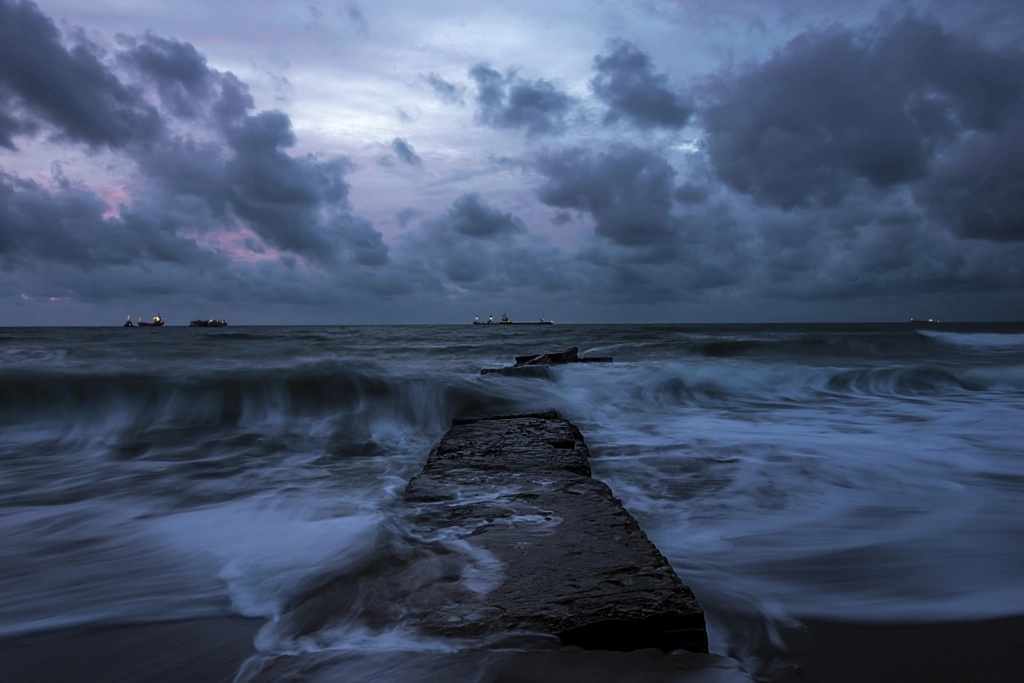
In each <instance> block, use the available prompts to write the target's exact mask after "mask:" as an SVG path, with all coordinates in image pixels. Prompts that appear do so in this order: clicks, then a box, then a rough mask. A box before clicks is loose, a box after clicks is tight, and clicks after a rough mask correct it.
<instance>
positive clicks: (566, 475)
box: [405, 411, 708, 652]
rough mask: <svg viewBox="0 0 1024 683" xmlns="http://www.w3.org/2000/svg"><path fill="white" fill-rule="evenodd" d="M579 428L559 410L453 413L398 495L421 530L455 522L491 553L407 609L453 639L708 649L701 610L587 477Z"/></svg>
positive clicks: (478, 548) (427, 627)
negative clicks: (470, 573) (471, 572)
mask: <svg viewBox="0 0 1024 683" xmlns="http://www.w3.org/2000/svg"><path fill="white" fill-rule="evenodd" d="M588 456H589V452H588V450H587V446H586V444H585V443H584V441H583V436H582V435H581V434H580V432H579V430H578V429H577V428H576V427H575V426H574V425H572V424H571V423H569V422H567V421H566V420H561V419H559V418H558V417H557V416H556V415H555V414H554V411H550V412H547V413H532V414H519V415H506V416H495V417H486V418H466V419H458V420H455V422H454V423H453V425H452V428H451V429H450V430H449V432H448V433H447V434H446V435H445V437H444V438H443V439H441V442H440V443H439V444H438V445H437V447H436V448H435V449H434V451H433V452H432V453H431V454H430V457H429V459H428V460H427V463H426V465H425V466H424V468H423V471H422V472H421V473H420V474H419V475H417V476H416V477H414V478H413V479H412V481H410V482H409V485H408V487H407V489H406V492H405V499H406V501H407V502H409V503H410V504H413V505H415V506H417V508H418V511H417V515H416V525H417V527H418V528H420V529H421V530H422V531H423V532H424V533H426V534H430V533H437V532H438V531H440V530H445V529H458V530H460V531H461V533H463V534H465V537H464V540H465V542H467V543H468V544H470V545H471V546H472V547H473V550H474V552H477V553H479V554H481V555H482V556H483V557H486V558H489V559H490V561H491V569H490V570H489V572H488V576H487V577H481V579H480V582H477V583H474V582H473V581H469V580H467V578H466V577H453V579H452V581H451V582H450V583H449V584H447V587H446V588H445V589H444V590H443V591H441V592H440V593H438V595H439V596H443V599H442V600H440V604H436V605H432V606H430V608H429V609H420V610H417V613H416V614H410V615H409V616H410V617H411V619H410V621H411V623H412V624H413V625H414V626H415V627H416V628H418V629H419V630H421V631H423V632H426V633H429V634H433V635H440V636H446V637H453V638H461V637H480V636H488V635H496V634H501V633H508V632H515V631H519V632H529V633H540V634H549V635H553V636H557V637H558V638H559V639H560V640H561V642H562V643H563V644H565V645H576V646H579V647H582V648H585V649H595V650H635V649H643V648H659V649H662V650H665V651H671V650H676V649H685V650H689V651H691V652H707V647H708V641H707V633H706V631H705V626H704V613H703V611H702V610H701V608H700V606H699V605H698V604H697V600H696V598H695V597H694V595H693V593H692V592H691V591H690V589H689V588H687V587H686V586H684V585H683V583H682V581H680V579H679V577H678V576H677V575H676V574H675V572H674V571H673V570H672V567H671V566H670V565H669V563H668V561H667V560H666V559H665V557H664V556H663V555H662V554H661V553H660V552H659V551H658V549H657V548H656V547H655V546H654V544H653V543H651V542H650V541H649V540H648V538H647V536H646V535H645V534H644V532H643V531H642V530H641V529H640V526H639V525H638V524H637V522H636V520H635V519H633V517H632V516H631V515H630V514H629V513H628V512H627V511H626V510H625V508H623V506H622V504H621V502H620V501H619V500H618V499H617V498H615V496H614V495H612V492H611V489H609V488H608V486H607V485H605V484H604V483H602V482H600V481H597V480H595V479H593V478H591V476H590V463H589V460H588Z"/></svg>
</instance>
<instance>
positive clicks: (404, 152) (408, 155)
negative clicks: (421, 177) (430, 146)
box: [391, 138, 423, 166]
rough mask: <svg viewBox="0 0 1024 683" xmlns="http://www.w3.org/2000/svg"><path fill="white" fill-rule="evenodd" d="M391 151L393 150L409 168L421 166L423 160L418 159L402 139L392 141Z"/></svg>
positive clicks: (414, 151) (410, 146)
mask: <svg viewBox="0 0 1024 683" xmlns="http://www.w3.org/2000/svg"><path fill="white" fill-rule="evenodd" d="M391 149H392V150H394V152H395V154H396V155H398V158H399V159H401V160H402V161H403V162H405V163H407V164H409V165H410V166H423V159H420V157H419V155H418V154H416V150H414V149H413V148H412V145H410V144H409V143H408V142H407V141H405V140H404V139H402V138H395V139H394V140H392V141H391Z"/></svg>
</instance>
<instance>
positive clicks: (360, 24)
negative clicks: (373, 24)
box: [345, 2, 370, 36]
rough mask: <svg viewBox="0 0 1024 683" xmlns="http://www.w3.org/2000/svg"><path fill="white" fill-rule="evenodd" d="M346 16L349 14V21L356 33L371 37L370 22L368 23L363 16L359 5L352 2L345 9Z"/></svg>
mask: <svg viewBox="0 0 1024 683" xmlns="http://www.w3.org/2000/svg"><path fill="white" fill-rule="evenodd" d="M345 11H346V14H348V20H349V22H350V23H351V24H352V28H353V29H355V31H356V33H358V34H359V35H361V36H368V35H370V22H368V21H366V15H365V14H363V10H362V8H361V7H359V5H357V4H356V3H354V2H350V3H349V4H348V6H347V7H346V8H345Z"/></svg>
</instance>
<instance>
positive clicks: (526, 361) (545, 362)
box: [480, 346, 612, 379]
mask: <svg viewBox="0 0 1024 683" xmlns="http://www.w3.org/2000/svg"><path fill="white" fill-rule="evenodd" d="M611 362H612V359H611V358H608V357H605V356H589V357H580V355H579V348H577V347H575V346H572V347H570V348H568V349H566V350H565V351H559V352H557V353H540V354H535V355H531V356H516V364H515V365H511V366H509V367H507V368H484V369H483V370H481V371H480V374H481V375H490V374H499V375H509V376H513V377H543V378H545V379H550V378H551V372H550V371H549V370H548V369H547V368H548V367H550V366H552V365H565V364H567V363H611Z"/></svg>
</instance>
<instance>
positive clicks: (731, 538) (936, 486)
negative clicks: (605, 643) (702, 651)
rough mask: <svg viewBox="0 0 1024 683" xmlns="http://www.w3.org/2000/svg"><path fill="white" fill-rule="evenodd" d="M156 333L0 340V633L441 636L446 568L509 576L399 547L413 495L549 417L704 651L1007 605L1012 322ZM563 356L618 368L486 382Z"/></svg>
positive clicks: (418, 646) (389, 646) (1016, 392)
mask: <svg viewBox="0 0 1024 683" xmlns="http://www.w3.org/2000/svg"><path fill="white" fill-rule="evenodd" d="M477 327H481V326H477ZM492 327H497V326H492ZM155 334H156V335H159V336H154V334H148V335H147V336H145V337H142V336H139V335H137V334H136V335H135V336H130V335H126V334H124V333H123V332H122V331H121V330H116V331H115V330H88V329H87V330H70V331H63V330H52V331H40V330H30V331H24V332H23V331H17V330H15V331H10V332H9V334H7V335H6V337H5V339H4V341H3V345H2V346H0V424H2V425H3V427H4V430H3V434H2V437H0V534H2V536H3V538H4V539H5V542H4V543H3V544H0V636H9V635H13V634H17V633H25V632H30V631H38V630H46V629H51V628H56V627H59V626H67V625H74V624H89V623H120V622H132V621H149V620H159V619H172V618H183V617H190V616H208V615H214V614H231V613H237V614H245V615H249V616H261V617H264V618H266V619H267V620H268V623H267V626H266V627H265V628H264V629H263V631H262V632H261V634H260V636H259V638H258V639H257V644H258V647H259V648H260V650H261V652H263V653H264V654H267V655H272V654H275V653H279V652H292V651H309V650H317V649H327V648H330V649H335V648H342V649H353V648H359V649H378V650H381V651H389V650H396V651H397V650H403V651H432V650H433V649H435V648H442V649H443V648H446V647H455V645H453V644H451V643H448V644H444V643H440V642H438V641H434V640H431V639H423V638H421V637H419V636H416V635H415V634H412V633H409V632H407V630H406V629H405V627H404V626H403V622H402V607H401V606H402V605H403V604H405V601H406V600H407V599H408V598H409V597H410V596H414V595H416V594H417V592H418V591H425V590H431V586H432V585H434V583H435V582H437V581H439V580H440V579H441V578H442V577H451V576H457V577H460V580H462V581H464V582H466V584H467V585H472V586H476V587H477V588H478V589H479V590H480V591H482V592H486V591H487V590H489V587H491V586H493V585H494V582H495V581H497V580H499V579H500V576H501V568H500V566H497V564H496V563H494V562H493V558H488V557H487V556H485V555H481V554H480V553H479V552H477V551H475V550H474V549H473V547H472V546H470V545H469V544H467V543H465V541H464V540H463V538H464V537H465V535H466V534H469V533H471V532H472V529H458V528H452V529H448V530H444V531H443V532H441V533H438V534H435V535H434V536H432V537H430V538H425V537H421V536H419V535H418V534H417V531H416V529H415V528H413V527H412V526H411V525H410V524H409V523H408V522H407V519H408V514H409V511H407V510H404V508H403V506H402V503H401V494H402V491H403V489H404V486H405V482H406V481H408V479H409V478H410V477H411V476H413V475H414V474H415V473H416V472H417V471H418V470H419V468H420V466H421V465H422V463H423V461H424V460H425V459H426V457H427V454H428V452H429V450H430V448H431V446H432V445H433V444H434V443H435V442H436V440H437V439H439V438H440V436H441V435H442V434H443V433H444V431H445V430H446V429H447V428H448V425H449V424H450V421H451V419H452V418H453V417H455V416H456V415H459V414H462V413H466V412H476V413H500V412H512V411H518V410H537V409H546V408H555V409H557V410H558V411H559V413H560V414H562V415H564V416H565V417H567V418H568V419H570V420H572V421H573V422H575V423H576V424H577V425H578V426H579V427H580V429H581V430H582V432H583V434H584V436H585V438H586V439H587V443H588V444H589V446H590V449H591V451H592V454H593V461H592V464H593V470H594V474H595V476H596V477H597V478H599V479H602V480H604V481H606V482H607V483H609V484H610V485H611V487H612V489H613V490H614V491H615V493H616V495H618V496H619V497H621V498H622V499H623V501H624V503H625V504H626V506H627V508H628V509H629V510H630V511H631V512H633V513H634V514H635V515H636V516H637V517H638V518H639V520H640V522H641V525H642V526H643V527H644V529H645V530H646V531H647V533H648V535H649V536H650V537H651V538H652V540H653V541H654V542H655V543H656V545H658V547H659V548H661V549H662V551H663V552H665V554H666V555H667V556H668V557H669V559H670V561H671V562H672V564H673V566H674V567H675V568H676V570H677V571H678V572H679V573H680V575H681V576H682V577H683V579H684V581H685V582H686V583H688V584H690V585H691V586H692V587H693V588H694V590H695V592H696V594H697V596H698V598H699V599H700V601H701V603H702V604H703V605H704V607H705V609H706V610H707V612H708V616H709V620H710V621H711V623H712V627H713V634H712V635H713V643H712V644H713V647H717V648H718V649H719V651H724V650H723V643H729V644H732V645H735V641H736V639H737V638H742V637H743V636H742V634H739V633H738V632H737V631H735V630H730V629H731V628H732V627H730V626H729V624H728V618H727V616H728V615H729V614H734V613H737V612H740V613H748V614H762V615H766V617H767V618H768V619H769V620H771V619H777V620H788V619H795V618H800V617H803V616H812V615H813V616H822V617H827V618H832V619H892V620H907V619H963V618H978V617H982V616H996V615H1004V614H1019V613H1022V612H1024V581H1022V579H1021V577H1022V576H1024V519H1022V518H1021V516H1020V510H1021V509H1022V504H1024V455H1022V448H1021V446H1020V443H1021V442H1022V441H1024V439H1022V438H1021V437H1022V436H1024V434H1022V430H1021V425H1022V424H1024V342H1022V340H1024V330H1021V329H1020V326H1018V327H1016V328H1014V327H1013V326H1009V327H1005V329H1004V328H999V329H996V330H992V329H989V328H977V329H975V328H964V329H959V328H958V329H953V330H947V329H945V328H944V329H942V330H932V329H928V330H917V329H914V328H912V327H909V326H764V327H756V326H747V327H743V326H607V327H601V326H595V327H590V326H581V327H573V326H563V325H558V326H551V327H550V328H547V327H546V326H545V329H537V328H532V327H530V328H518V327H515V326H512V329H483V330H481V329H476V328H473V327H472V326H465V328H443V327H439V328H251V329H245V330H238V329H237V328H235V329H232V330H231V332H230V333H225V332H224V331H222V330H187V329H175V328H166V329H162V330H159V331H157V332H156V333H155ZM567 346H578V347H579V348H580V351H581V354H582V355H587V354H590V355H612V356H614V357H615V358H616V362H615V363H613V364H600V365H589V364H588V365H580V366H566V367H560V368H555V369H554V371H553V379H552V380H545V379H537V378H516V377H505V376H500V375H487V376H483V377H482V376H480V375H479V374H478V372H479V369H480V368H482V367H498V366H501V365H505V364H507V363H509V362H511V359H512V357H513V356H515V355H517V354H521V353H531V352H539V351H552V350H559V349H562V348H565V347H567ZM480 495H481V496H488V495H497V493H496V492H494V491H480ZM517 521H519V522H528V523H532V524H537V525H546V526H553V525H557V523H558V520H557V519H556V518H552V519H548V518H547V517H544V516H539V515H538V516H533V517H524V518H523V519H520V520H517ZM730 641H731V642H730ZM716 643H717V645H716ZM458 647H462V646H461V645H459V646H458ZM254 666H255V665H254ZM256 669H257V670H258V666H256Z"/></svg>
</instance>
